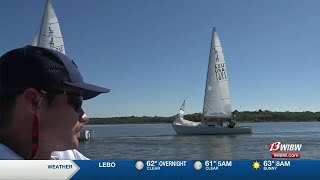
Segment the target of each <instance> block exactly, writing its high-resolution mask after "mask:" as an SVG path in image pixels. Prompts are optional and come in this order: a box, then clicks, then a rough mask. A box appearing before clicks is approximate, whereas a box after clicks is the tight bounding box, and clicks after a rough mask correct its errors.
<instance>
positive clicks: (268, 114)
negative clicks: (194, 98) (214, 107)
mask: <svg viewBox="0 0 320 180" xmlns="http://www.w3.org/2000/svg"><path fill="white" fill-rule="evenodd" d="M234 112H235V114H236V117H237V121H238V122H264V121H273V122H277V121H291V122H298V121H320V112H310V111H304V112H290V111H286V112H276V111H269V110H264V111H263V110H261V109H259V110H257V111H241V112H239V111H237V110H235V111H234ZM174 119H175V116H170V117H160V116H153V117H151V116H142V117H136V116H127V117H109V118H90V121H89V123H88V124H150V123H172V122H173V121H174ZM184 119H188V120H191V121H201V119H202V113H194V114H187V115H185V116H184Z"/></svg>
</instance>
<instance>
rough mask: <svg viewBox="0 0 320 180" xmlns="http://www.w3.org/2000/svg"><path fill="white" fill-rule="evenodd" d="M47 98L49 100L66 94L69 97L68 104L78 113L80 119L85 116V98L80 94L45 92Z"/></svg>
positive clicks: (57, 91)
mask: <svg viewBox="0 0 320 180" xmlns="http://www.w3.org/2000/svg"><path fill="white" fill-rule="evenodd" d="M44 93H45V96H47V97H48V98H49V99H50V98H52V100H53V97H54V96H55V95H60V94H64V95H66V96H67V103H68V104H69V105H70V106H71V107H72V108H73V109H74V110H75V111H76V112H77V113H78V115H79V117H81V116H82V115H83V114H84V111H83V110H82V108H81V106H82V102H83V97H82V96H81V95H80V94H77V93H73V92H66V91H60V90H55V91H44Z"/></svg>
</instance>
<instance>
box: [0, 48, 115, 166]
mask: <svg viewBox="0 0 320 180" xmlns="http://www.w3.org/2000/svg"><path fill="white" fill-rule="evenodd" d="M0 77H1V78H0V137H1V140H0V152H1V153H0V159H43V160H45V159H50V158H51V153H52V152H53V151H65V150H70V149H75V148H76V147H77V146H78V145H79V141H78V136H79V130H80V129H79V127H78V123H79V120H80V121H81V118H82V116H83V114H84V111H83V110H82V108H81V106H82V101H83V100H87V99H91V98H94V97H96V96H98V95H99V94H101V93H108V92H109V91H110V90H109V89H106V88H103V87H99V86H95V85H92V84H88V83H85V82H84V81H83V78H82V76H81V74H80V72H79V70H78V68H77V66H76V64H75V63H74V62H73V61H72V60H70V59H69V58H68V57H67V56H65V55H64V54H62V53H59V52H57V51H54V50H50V49H46V48H40V47H35V46H25V47H23V48H18V49H14V50H12V51H9V52H7V53H6V54H4V55H3V56H1V57H0Z"/></svg>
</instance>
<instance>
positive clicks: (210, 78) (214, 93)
mask: <svg viewBox="0 0 320 180" xmlns="http://www.w3.org/2000/svg"><path fill="white" fill-rule="evenodd" d="M203 117H204V118H230V117H231V103H230V95H229V84H228V75H227V69H226V64H225V60H224V56H223V52H222V47H221V43H220V40H219V37H218V34H217V32H216V29H215V28H213V32H212V40H211V48H210V57H209V63H208V72H207V82H206V89H205V96H204V104H203Z"/></svg>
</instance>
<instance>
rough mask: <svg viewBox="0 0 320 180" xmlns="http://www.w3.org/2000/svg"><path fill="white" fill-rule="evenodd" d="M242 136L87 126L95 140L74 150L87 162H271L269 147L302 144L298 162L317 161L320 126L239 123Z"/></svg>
mask: <svg viewBox="0 0 320 180" xmlns="http://www.w3.org/2000/svg"><path fill="white" fill-rule="evenodd" d="M241 125H248V126H252V128H253V133H252V134H244V135H202V136H199V135H197V136H180V135H176V134H175V131H174V130H173V128H172V127H171V124H121V125H87V126H86V128H90V129H94V136H95V139H94V140H92V141H86V142H81V143H80V146H79V148H78V150H79V151H80V152H82V153H83V154H84V155H86V156H87V157H89V158H91V159H113V160H116V159H130V160H131V159H133V160H148V159H182V160H183V159H185V160H205V159H249V160H255V159H271V152H269V151H268V147H269V145H270V143H272V142H276V141H281V142H282V143H298V144H302V149H301V158H300V159H320V122H263V123H241Z"/></svg>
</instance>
